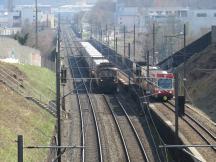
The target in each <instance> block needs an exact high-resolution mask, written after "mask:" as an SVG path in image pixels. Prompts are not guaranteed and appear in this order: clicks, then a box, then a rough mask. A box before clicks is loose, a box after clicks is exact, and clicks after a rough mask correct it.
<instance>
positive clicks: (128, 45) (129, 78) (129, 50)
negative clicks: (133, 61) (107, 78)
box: [128, 43, 131, 86]
mask: <svg viewBox="0 0 216 162" xmlns="http://www.w3.org/2000/svg"><path fill="white" fill-rule="evenodd" d="M128 58H129V60H130V43H128ZM130 78H131V69H130V67H129V78H128V82H129V86H130Z"/></svg>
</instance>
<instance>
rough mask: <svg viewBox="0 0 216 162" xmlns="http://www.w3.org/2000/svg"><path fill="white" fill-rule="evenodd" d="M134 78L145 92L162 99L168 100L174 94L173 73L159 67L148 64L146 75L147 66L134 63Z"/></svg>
mask: <svg viewBox="0 0 216 162" xmlns="http://www.w3.org/2000/svg"><path fill="white" fill-rule="evenodd" d="M133 73H134V76H135V77H134V80H135V82H136V83H137V84H139V85H140V86H141V87H142V88H143V89H144V90H145V91H146V93H147V94H149V95H150V96H152V97H154V98H156V99H162V100H164V101H167V100H170V99H172V98H173V96H174V75H173V74H172V73H168V72H167V71H164V70H162V69H160V68H159V67H155V66H149V77H148V76H147V66H140V65H138V64H134V66H133Z"/></svg>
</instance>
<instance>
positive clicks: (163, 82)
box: [158, 79, 173, 89]
mask: <svg viewBox="0 0 216 162" xmlns="http://www.w3.org/2000/svg"><path fill="white" fill-rule="evenodd" d="M158 86H159V87H160V88H161V89H171V88H172V86H173V83H172V79H159V80H158Z"/></svg>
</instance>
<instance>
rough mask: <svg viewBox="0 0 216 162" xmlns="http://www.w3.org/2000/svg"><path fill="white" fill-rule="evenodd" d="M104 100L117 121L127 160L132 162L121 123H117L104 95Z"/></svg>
mask: <svg viewBox="0 0 216 162" xmlns="http://www.w3.org/2000/svg"><path fill="white" fill-rule="evenodd" d="M103 98H104V101H105V103H106V105H107V107H108V108H109V110H110V112H111V114H112V117H113V119H114V121H115V124H116V126H117V128H118V132H119V135H120V137H121V141H122V144H123V146H124V152H125V155H126V160H127V162H130V161H131V160H130V156H129V153H128V148H127V145H126V142H125V139H124V136H123V133H122V131H121V128H120V125H119V123H118V121H117V119H116V117H115V115H114V112H113V110H112V108H111V107H110V105H109V103H108V101H107V98H106V97H105V95H103Z"/></svg>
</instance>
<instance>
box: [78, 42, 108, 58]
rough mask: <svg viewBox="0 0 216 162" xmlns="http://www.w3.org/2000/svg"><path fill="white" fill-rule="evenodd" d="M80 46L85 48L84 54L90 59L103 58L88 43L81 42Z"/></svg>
mask: <svg viewBox="0 0 216 162" xmlns="http://www.w3.org/2000/svg"><path fill="white" fill-rule="evenodd" d="M81 44H82V46H83V47H84V48H85V50H86V52H87V53H88V55H89V56H90V57H93V58H94V57H97V58H100V57H101V58H103V57H104V56H103V55H102V54H101V53H100V52H99V51H98V50H97V49H96V48H94V47H93V46H92V45H91V44H90V43H89V42H81Z"/></svg>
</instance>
